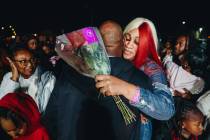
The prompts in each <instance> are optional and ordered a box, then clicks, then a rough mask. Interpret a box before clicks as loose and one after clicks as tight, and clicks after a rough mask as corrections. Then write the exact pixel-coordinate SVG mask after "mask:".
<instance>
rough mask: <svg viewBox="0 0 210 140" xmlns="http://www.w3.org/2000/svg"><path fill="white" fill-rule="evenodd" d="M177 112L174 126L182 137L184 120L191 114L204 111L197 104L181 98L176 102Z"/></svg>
mask: <svg viewBox="0 0 210 140" xmlns="http://www.w3.org/2000/svg"><path fill="white" fill-rule="evenodd" d="M176 104H177V105H176V114H175V116H174V117H173V119H172V121H173V127H174V130H175V135H176V136H177V137H178V138H181V135H182V134H181V133H182V129H183V128H182V125H183V121H184V120H186V119H188V118H189V114H190V113H193V114H202V112H201V111H200V110H199V109H198V108H197V107H196V105H195V104H193V103H192V102H190V101H189V100H186V99H181V98H179V100H178V101H177V102H176Z"/></svg>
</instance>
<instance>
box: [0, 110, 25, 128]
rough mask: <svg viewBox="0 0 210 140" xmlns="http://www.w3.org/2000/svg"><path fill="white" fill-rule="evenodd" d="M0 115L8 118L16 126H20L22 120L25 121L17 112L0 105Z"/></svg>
mask: <svg viewBox="0 0 210 140" xmlns="http://www.w3.org/2000/svg"><path fill="white" fill-rule="evenodd" d="M0 117H1V118H5V119H10V120H11V121H12V122H13V123H14V125H15V126H16V127H17V128H18V127H21V124H22V123H23V122H27V121H26V120H25V119H24V118H23V117H21V116H20V115H18V114H17V113H15V112H13V111H12V110H10V109H7V108H4V107H0Z"/></svg>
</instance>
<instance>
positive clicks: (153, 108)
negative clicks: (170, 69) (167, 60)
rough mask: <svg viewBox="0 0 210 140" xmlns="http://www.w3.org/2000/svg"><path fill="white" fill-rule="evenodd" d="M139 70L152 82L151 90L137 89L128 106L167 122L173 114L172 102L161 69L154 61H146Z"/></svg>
mask: <svg viewBox="0 0 210 140" xmlns="http://www.w3.org/2000/svg"><path fill="white" fill-rule="evenodd" d="M146 61H147V62H146V63H145V64H144V65H143V66H142V67H141V68H140V69H141V70H143V71H144V73H145V74H147V75H148V76H149V77H150V78H151V80H152V82H153V90H152V91H151V90H147V89H144V88H141V87H139V88H138V89H137V94H136V96H137V97H135V100H134V101H131V102H130V104H131V105H133V106H135V107H137V108H138V109H140V110H141V111H142V112H143V113H145V114H147V115H148V116H150V117H152V118H155V119H157V120H168V119H170V118H171V117H172V116H173V114H174V113H175V107H174V100H173V97H172V94H171V91H170V89H169V87H168V86H167V80H166V77H165V73H164V71H163V70H162V68H161V67H160V66H159V65H158V64H156V63H155V62H154V61H152V60H150V59H147V60H146Z"/></svg>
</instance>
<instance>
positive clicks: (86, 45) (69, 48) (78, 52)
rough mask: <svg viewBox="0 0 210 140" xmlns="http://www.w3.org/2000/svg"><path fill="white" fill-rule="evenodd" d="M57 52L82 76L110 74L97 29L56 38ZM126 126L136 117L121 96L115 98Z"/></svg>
mask: <svg viewBox="0 0 210 140" xmlns="http://www.w3.org/2000/svg"><path fill="white" fill-rule="evenodd" d="M55 51H56V52H57V54H58V55H59V56H60V57H61V58H62V59H63V60H64V61H66V62H67V63H68V64H69V65H70V66H71V67H73V68H74V69H75V70H76V71H78V72H79V73H80V74H82V75H85V76H88V77H92V78H94V77H95V76H96V75H97V74H110V73H111V68H110V61H109V57H108V55H107V53H106V50H105V46H104V43H103V40H102V38H101V35H100V33H99V31H98V29H97V28H95V27H86V28H82V29H80V30H76V31H73V32H70V33H66V34H62V35H60V36H57V37H56V47H55ZM113 98H114V101H115V103H116V104H117V107H118V108H119V110H120V111H121V113H122V116H123V118H124V120H125V123H126V125H127V124H130V123H131V122H133V121H134V120H135V115H134V114H133V113H132V111H131V110H130V109H129V108H128V107H127V106H126V105H125V103H124V102H123V101H122V100H121V99H120V97H119V96H113Z"/></svg>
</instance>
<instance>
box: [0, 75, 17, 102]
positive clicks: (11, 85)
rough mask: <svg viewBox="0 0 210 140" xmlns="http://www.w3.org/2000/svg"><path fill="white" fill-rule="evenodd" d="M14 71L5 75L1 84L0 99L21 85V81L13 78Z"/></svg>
mask: <svg viewBox="0 0 210 140" xmlns="http://www.w3.org/2000/svg"><path fill="white" fill-rule="evenodd" d="M11 77H12V73H11V72H8V73H6V74H5V75H4V77H3V80H2V82H1V86H0V99H1V98H2V97H4V96H5V95H6V94H7V93H10V92H15V91H16V90H17V89H18V88H19V87H20V84H19V82H16V81H13V80H11Z"/></svg>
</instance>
